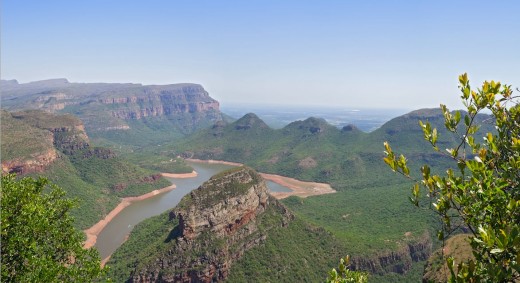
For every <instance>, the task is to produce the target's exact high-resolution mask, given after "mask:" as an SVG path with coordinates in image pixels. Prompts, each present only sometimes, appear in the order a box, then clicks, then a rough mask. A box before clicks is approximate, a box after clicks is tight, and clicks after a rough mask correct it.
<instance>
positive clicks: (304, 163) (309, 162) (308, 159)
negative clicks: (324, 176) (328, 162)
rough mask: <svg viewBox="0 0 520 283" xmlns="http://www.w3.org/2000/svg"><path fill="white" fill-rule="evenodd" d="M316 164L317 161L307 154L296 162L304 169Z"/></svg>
mask: <svg viewBox="0 0 520 283" xmlns="http://www.w3.org/2000/svg"><path fill="white" fill-rule="evenodd" d="M317 165H318V163H317V162H316V160H314V158H312V157H310V156H308V157H306V158H304V159H302V160H300V162H298V166H299V167H301V168H304V169H309V168H314V167H316V166H317Z"/></svg>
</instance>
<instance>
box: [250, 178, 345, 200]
mask: <svg viewBox="0 0 520 283" xmlns="http://www.w3.org/2000/svg"><path fill="white" fill-rule="evenodd" d="M260 175H261V176H262V177H263V178H264V179H266V180H269V181H273V182H275V183H277V184H279V185H282V186H284V187H287V188H289V189H291V190H292V192H271V195H272V196H274V197H275V198H277V199H283V198H286V197H290V196H299V197H302V198H306V197H309V196H317V195H323V194H332V193H335V192H336V191H335V190H334V189H333V188H332V187H331V186H330V185H329V184H326V183H315V182H304V181H300V180H297V179H294V178H289V177H285V176H280V175H274V174H266V173H260Z"/></svg>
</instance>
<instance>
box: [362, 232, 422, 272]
mask: <svg viewBox="0 0 520 283" xmlns="http://www.w3.org/2000/svg"><path fill="white" fill-rule="evenodd" d="M431 253H432V239H431V237H430V235H429V233H427V232H425V233H424V234H423V235H422V236H420V237H419V238H417V239H414V240H410V241H408V242H407V243H402V244H401V247H400V248H398V249H397V250H392V251H388V252H381V253H380V254H377V255H374V256H372V257H354V258H353V259H352V268H353V269H354V270H364V271H369V272H370V273H374V274H379V275H382V274H385V273H388V272H394V273H399V274H405V273H407V272H408V271H409V270H410V268H411V267H412V262H417V261H423V260H427V259H428V257H429V256H430V255H431Z"/></svg>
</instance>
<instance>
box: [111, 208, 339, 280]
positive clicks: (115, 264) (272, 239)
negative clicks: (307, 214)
mask: <svg viewBox="0 0 520 283" xmlns="http://www.w3.org/2000/svg"><path fill="white" fill-rule="evenodd" d="M280 219H281V214H280V213H279V211H278V210H276V209H273V208H272V207H271V208H270V209H268V210H266V211H265V212H264V213H263V214H261V217H260V218H259V219H258V220H257V223H258V224H259V230H260V231H262V230H265V229H269V233H268V237H267V239H266V241H265V243H264V244H262V245H261V246H257V247H255V248H253V249H251V250H249V251H247V252H246V253H245V255H244V256H243V257H242V258H241V259H240V260H239V261H237V262H236V263H235V264H234V265H233V267H232V269H231V272H230V277H229V278H228V281H229V282H249V281H250V280H251V278H255V281H256V280H258V282H276V281H279V280H287V278H289V277H291V278H294V281H305V282H319V281H323V280H325V276H326V275H324V274H326V272H327V270H328V269H329V267H330V266H331V264H334V263H335V261H336V260H335V258H337V257H340V256H341V254H342V251H343V250H344V247H343V245H342V244H341V243H340V242H339V241H337V240H336V239H335V238H334V237H333V236H332V235H331V234H330V233H328V232H326V231H325V230H324V229H322V228H318V227H315V226H313V225H309V224H308V223H306V222H305V221H303V220H301V219H299V218H296V219H295V220H293V221H291V222H290V223H289V225H288V227H282V226H281V225H280V224H279V222H280ZM277 223H278V224H277ZM176 225H177V221H176V220H171V221H170V220H168V213H163V214H162V215H159V216H155V217H152V218H150V219H148V220H146V221H143V222H142V223H140V224H139V225H137V226H136V227H135V228H134V230H133V231H132V233H131V235H130V237H129V239H128V241H126V242H125V243H124V244H123V245H122V246H121V248H119V249H118V250H117V251H116V252H115V253H114V254H113V255H112V257H111V259H110V261H109V262H108V266H109V267H110V271H109V273H108V277H110V278H111V279H112V280H114V281H116V282H123V281H125V280H127V279H128V278H129V276H130V274H131V272H132V271H133V270H134V268H135V267H138V266H143V265H146V263H147V262H149V261H152V260H155V259H156V258H157V256H158V255H159V254H162V253H164V252H167V251H168V250H169V248H168V247H169V246H171V245H173V244H175V241H172V240H169V239H171V237H172V236H171V233H172V231H174V227H175V226H176ZM207 236H208V235H207ZM208 237H209V236H208ZM199 238H204V235H201V236H200V237H199ZM198 240H200V239H198ZM211 241H212V242H214V244H218V243H219V242H218V241H216V240H215V239H214V240H211ZM211 241H210V242H211ZM193 256H197V254H193Z"/></svg>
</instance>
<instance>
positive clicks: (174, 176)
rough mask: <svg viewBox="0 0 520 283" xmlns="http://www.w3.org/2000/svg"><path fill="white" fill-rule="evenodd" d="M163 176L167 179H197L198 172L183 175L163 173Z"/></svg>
mask: <svg viewBox="0 0 520 283" xmlns="http://www.w3.org/2000/svg"><path fill="white" fill-rule="evenodd" d="M161 175H163V177H167V178H176V179H185V178H195V177H197V175H198V174H197V172H196V171H192V172H191V173H181V174H178V173H161Z"/></svg>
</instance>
